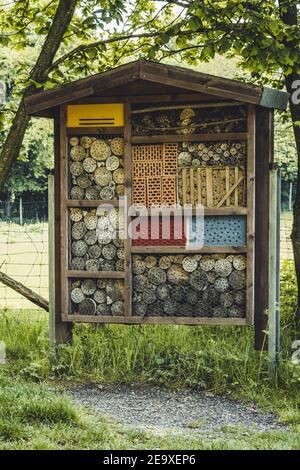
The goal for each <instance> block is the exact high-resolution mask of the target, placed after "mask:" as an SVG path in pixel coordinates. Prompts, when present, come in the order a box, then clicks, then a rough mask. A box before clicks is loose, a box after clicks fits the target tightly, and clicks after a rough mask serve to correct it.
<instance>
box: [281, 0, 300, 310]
mask: <svg viewBox="0 0 300 470" xmlns="http://www.w3.org/2000/svg"><path fill="white" fill-rule="evenodd" d="M279 9H280V17H281V19H282V21H283V22H284V23H285V24H286V25H288V26H297V25H298V8H297V5H296V2H290V3H288V2H286V1H283V0H280V1H279ZM286 46H288V47H289V48H291V49H293V50H295V51H296V50H298V47H299V44H298V42H297V40H292V41H289V42H288V43H286ZM299 78H300V77H299V75H298V73H296V72H294V73H292V74H290V75H288V76H286V78H285V86H286V90H287V92H288V93H289V94H290V110H291V116H292V122H293V128H294V135H295V141H296V148H297V156H298V158H297V160H298V175H297V182H296V196H295V203H294V208H293V215H294V220H293V229H292V234H291V239H292V244H293V252H294V261H295V270H296V276H297V287H298V305H297V309H296V312H295V316H296V318H299V319H300V127H299V126H297V125H296V122H297V121H298V122H299V121H300V105H299V104H296V103H295V102H293V92H294V91H295V90H293V86H292V85H293V83H294V82H295V81H296V80H299Z"/></svg>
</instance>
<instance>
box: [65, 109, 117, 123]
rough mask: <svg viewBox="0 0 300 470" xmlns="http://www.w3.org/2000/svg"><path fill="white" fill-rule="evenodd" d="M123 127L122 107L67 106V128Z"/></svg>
mask: <svg viewBox="0 0 300 470" xmlns="http://www.w3.org/2000/svg"><path fill="white" fill-rule="evenodd" d="M123 125H124V105H123V104H122V103H114V104H70V105H68V106H67V127H115V126H117V127H119V126H123Z"/></svg>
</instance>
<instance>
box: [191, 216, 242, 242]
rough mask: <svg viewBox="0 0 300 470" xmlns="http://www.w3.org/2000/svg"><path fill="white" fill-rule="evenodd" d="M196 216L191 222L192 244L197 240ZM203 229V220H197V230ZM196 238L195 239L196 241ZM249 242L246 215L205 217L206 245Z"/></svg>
mask: <svg viewBox="0 0 300 470" xmlns="http://www.w3.org/2000/svg"><path fill="white" fill-rule="evenodd" d="M195 231H196V218H195V217H193V221H192V224H190V240H191V242H190V245H191V247H192V246H193V245H194V244H196V243H197V239H196V240H195V235H194V234H195ZM200 231H201V221H200V222H199V221H198V222H197V232H200ZM194 240H195V241H194ZM246 244H247V217H246V216H219V217H212V216H207V217H204V246H241V245H246Z"/></svg>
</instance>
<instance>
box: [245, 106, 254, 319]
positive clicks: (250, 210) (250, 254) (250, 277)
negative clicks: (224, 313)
mask: <svg viewBox="0 0 300 470" xmlns="http://www.w3.org/2000/svg"><path fill="white" fill-rule="evenodd" d="M255 134H256V128H255V107H254V106H253V105H249V106H248V139H247V214H248V215H247V300H246V307H247V315H246V318H247V322H248V324H251V325H252V324H253V320H254V233H255V221H254V213H255Z"/></svg>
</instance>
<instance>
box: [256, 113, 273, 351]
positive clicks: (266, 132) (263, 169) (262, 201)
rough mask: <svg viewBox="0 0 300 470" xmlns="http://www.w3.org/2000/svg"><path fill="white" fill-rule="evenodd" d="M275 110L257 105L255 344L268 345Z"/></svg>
mask: <svg viewBox="0 0 300 470" xmlns="http://www.w3.org/2000/svg"><path fill="white" fill-rule="evenodd" d="M273 142H274V112H273V111H270V110H266V109H264V108H261V107H258V108H257V109H256V165H255V168H256V212H255V303H254V321H255V348H256V349H257V350H261V349H264V350H265V351H266V350H267V349H268V344H267V337H266V334H265V333H264V332H265V331H266V329H267V323H268V318H267V315H266V310H267V308H268V285H269V279H268V266H269V264H268V260H269V224H268V220H269V167H270V164H271V163H272V162H273V160H274V143H273Z"/></svg>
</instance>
